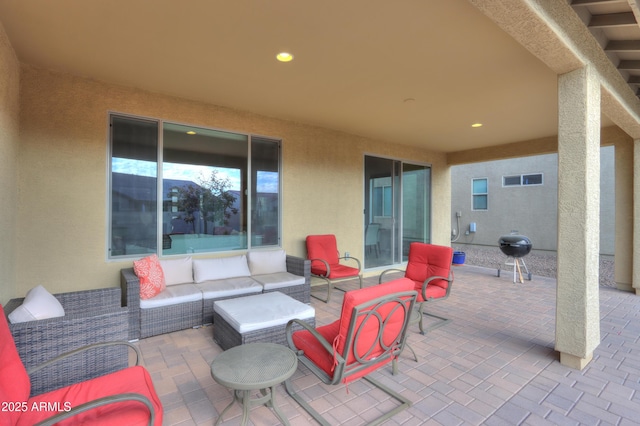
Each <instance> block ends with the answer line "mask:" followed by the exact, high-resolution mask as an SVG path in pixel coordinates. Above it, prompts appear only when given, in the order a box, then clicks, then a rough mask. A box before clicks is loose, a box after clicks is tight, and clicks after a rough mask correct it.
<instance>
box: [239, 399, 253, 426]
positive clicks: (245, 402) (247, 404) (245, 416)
mask: <svg viewBox="0 0 640 426" xmlns="http://www.w3.org/2000/svg"><path fill="white" fill-rule="evenodd" d="M250 409H251V391H248V390H246V391H242V422H241V423H240V424H241V425H242V426H245V425H246V424H247V421H249V410H250Z"/></svg>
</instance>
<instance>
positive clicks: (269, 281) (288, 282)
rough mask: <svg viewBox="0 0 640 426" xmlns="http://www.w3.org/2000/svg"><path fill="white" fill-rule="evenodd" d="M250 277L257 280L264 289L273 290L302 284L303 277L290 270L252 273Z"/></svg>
mask: <svg viewBox="0 0 640 426" xmlns="http://www.w3.org/2000/svg"><path fill="white" fill-rule="evenodd" d="M251 278H253V279H254V280H256V281H258V282H259V283H260V284H262V286H263V287H264V289H265V290H273V289H276V288H282V287H291V286H294V285H301V284H304V277H301V276H300V275H295V274H292V273H290V272H276V273H273V274H264V275H253V276H252V277H251Z"/></svg>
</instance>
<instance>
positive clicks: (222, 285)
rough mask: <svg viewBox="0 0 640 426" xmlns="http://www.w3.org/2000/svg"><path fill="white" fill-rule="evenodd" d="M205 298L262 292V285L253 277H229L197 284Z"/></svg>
mask: <svg viewBox="0 0 640 426" xmlns="http://www.w3.org/2000/svg"><path fill="white" fill-rule="evenodd" d="M196 287H198V288H199V289H200V291H201V292H202V297H203V299H220V298H224V297H233V296H239V295H244V294H253V293H261V292H262V286H261V285H260V283H258V282H257V281H255V280H253V279H252V278H251V277H239V278H227V279H225V280H216V281H204V282H201V283H198V284H196Z"/></svg>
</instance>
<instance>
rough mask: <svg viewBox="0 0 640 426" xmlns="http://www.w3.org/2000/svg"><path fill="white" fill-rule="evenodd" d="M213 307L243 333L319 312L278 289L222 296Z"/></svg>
mask: <svg viewBox="0 0 640 426" xmlns="http://www.w3.org/2000/svg"><path fill="white" fill-rule="evenodd" d="M213 310H214V311H215V312H216V313H217V314H219V315H220V316H221V317H222V318H224V320H225V321H226V322H227V323H228V324H229V325H231V326H232V327H233V328H234V329H235V330H236V331H238V332H239V333H246V332H249V331H255V330H262V329H263V328H270V327H275V326H278V325H283V324H286V323H287V322H289V320H292V319H296V318H297V319H308V318H314V317H315V315H316V311H315V309H313V308H312V307H311V306H309V305H307V304H304V303H302V302H299V301H297V300H296V299H294V298H292V297H289V296H287V295H286V294H283V293H280V292H278V291H274V292H273V293H262V294H256V295H254V296H246V297H238V298H236V299H227V300H221V301H219V302H215V304H214V305H213ZM214 327H215V324H214Z"/></svg>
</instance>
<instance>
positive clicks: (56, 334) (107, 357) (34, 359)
mask: <svg viewBox="0 0 640 426" xmlns="http://www.w3.org/2000/svg"><path fill="white" fill-rule="evenodd" d="M9 329H10V330H11V334H12V335H13V340H14V341H15V344H16V348H17V349H18V354H19V355H20V358H21V359H22V362H23V364H24V366H25V368H27V369H30V368H32V367H34V366H36V365H39V364H42V363H43V362H46V361H48V360H50V359H52V358H55V357H57V356H59V355H61V354H62V353H65V352H69V351H72V350H74V349H77V348H79V347H82V346H86V345H91V344H94V343H100V342H105V341H111V340H126V339H127V338H128V336H129V312H128V309H127V308H125V307H120V306H117V307H102V306H101V305H100V304H96V305H94V306H93V310H92V311H91V312H84V313H70V314H67V313H66V312H65V316H63V317H56V318H47V319H42V320H37V321H27V322H22V323H16V324H9ZM128 364H129V356H128V351H127V348H126V347H113V348H96V349H94V350H92V351H90V352H86V353H82V354H77V355H75V356H73V357H69V358H67V359H65V360H64V361H61V362H60V363H59V364H58V365H57V366H52V367H47V368H45V369H42V370H41V371H38V372H36V373H34V375H33V376H32V388H31V395H37V394H40V393H44V392H48V391H49V390H52V389H56V388H59V387H62V386H67V385H69V384H71V383H76V382H80V381H84V380H88V379H91V378H94V377H97V376H100V375H103V374H107V373H110V372H112V371H117V370H120V369H122V368H126V367H127V366H128Z"/></svg>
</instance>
